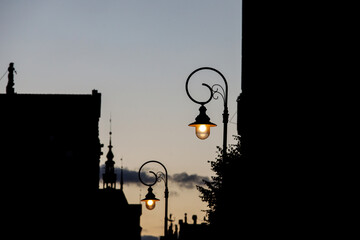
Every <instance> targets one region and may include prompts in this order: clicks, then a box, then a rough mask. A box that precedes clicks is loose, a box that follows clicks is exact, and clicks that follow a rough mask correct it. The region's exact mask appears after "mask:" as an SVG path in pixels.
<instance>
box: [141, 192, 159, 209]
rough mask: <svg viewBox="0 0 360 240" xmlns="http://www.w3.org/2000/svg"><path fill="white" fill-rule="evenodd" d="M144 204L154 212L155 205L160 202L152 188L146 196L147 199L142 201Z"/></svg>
mask: <svg viewBox="0 0 360 240" xmlns="http://www.w3.org/2000/svg"><path fill="white" fill-rule="evenodd" d="M141 201H142V202H145V207H146V208H147V209H149V210H153V209H154V208H155V205H156V204H155V203H156V202H157V201H160V200H159V199H157V198H156V197H155V194H153V192H152V188H151V187H149V188H148V193H147V194H146V196H145V198H144V199H142V200H141Z"/></svg>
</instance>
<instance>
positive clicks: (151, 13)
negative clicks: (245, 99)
mask: <svg viewBox="0 0 360 240" xmlns="http://www.w3.org/2000/svg"><path fill="white" fill-rule="evenodd" d="M241 11H242V10H241V1H240V0H181V1H180V0H122V1H121V0H118V1H109V0H106V1H105V0H101V1H100V0H98V1H93V0H86V1H85V0H82V1H80V0H71V1H70V0H65V1H54V0H42V1H38V0H32V1H28V0H24V1H20V0H11V1H10V0H0V76H2V75H3V74H4V73H5V71H6V70H7V67H8V65H9V62H12V61H13V62H14V63H15V69H16V70H17V72H18V74H17V75H15V92H17V93H71V94H91V91H92V89H97V90H98V91H99V92H100V93H102V112H101V114H102V116H101V119H100V138H101V141H102V143H104V145H105V147H104V149H103V152H104V153H105V154H104V156H103V157H102V162H104V161H105V155H106V152H107V145H108V140H109V138H108V132H109V117H110V114H111V115H112V123H113V126H112V128H113V145H114V148H113V152H114V155H115V161H116V164H117V166H120V161H119V160H120V158H121V157H123V158H124V166H125V167H127V168H129V169H130V170H136V169H138V168H139V167H140V166H141V164H142V163H144V162H145V161H148V160H152V159H153V160H158V161H161V162H162V163H163V164H164V165H166V166H167V168H168V171H169V174H175V173H181V172H187V173H189V174H195V173H196V174H198V175H201V176H211V175H212V172H211V171H210V164H208V163H207V161H208V160H214V158H215V157H216V146H221V145H222V111H223V103H222V101H220V100H217V101H215V100H213V101H212V102H211V103H209V104H208V105H206V107H207V109H208V111H207V113H208V115H209V116H210V118H211V121H212V122H214V123H216V124H218V127H216V128H212V132H211V135H210V137H209V139H207V140H205V141H201V140H198V139H197V138H196V136H195V132H194V129H193V128H190V127H188V126H187V125H188V124H189V123H190V122H193V121H194V119H195V117H196V116H197V114H198V108H199V106H198V105H196V104H195V103H193V102H192V101H191V100H190V99H189V98H188V97H187V95H186V92H185V81H186V79H187V77H188V75H189V74H190V73H191V72H192V71H193V70H195V69H197V68H199V67H204V66H208V67H213V68H216V69H218V70H219V71H220V72H222V73H223V74H224V76H225V77H226V79H227V80H228V84H229V114H230V117H232V116H233V115H234V114H235V112H236V98H237V96H238V95H239V93H240V71H241ZM207 79H209V81H207ZM6 82H7V77H4V78H3V79H2V80H1V81H0V93H4V92H5V88H6ZM202 82H208V83H216V82H217V83H220V84H221V83H222V82H221V78H220V76H217V75H216V74H215V73H209V72H204V73H202V72H199V73H198V74H197V75H195V76H194V78H193V79H192V82H191V93H192V94H193V95H194V97H198V98H200V99H205V98H207V96H208V91H207V89H204V88H203V87H201V83H202ZM235 121H236V117H234V119H233V122H235ZM233 134H236V125H235V124H231V123H230V124H229V134H228V135H229V136H228V139H229V143H231V142H232V137H231V135H233ZM163 188H164V187H163V185H161V184H160V185H159V186H157V187H155V188H154V192H155V193H156V194H158V195H159V198H162V197H163V191H164V189H163ZM169 188H171V186H169ZM173 190H174V192H176V194H175V195H176V197H174V198H173V199H171V200H170V202H169V212H171V213H173V215H174V216H175V217H176V218H177V219H181V218H183V216H184V213H185V212H187V213H188V215H192V214H198V215H199V219H202V217H203V213H202V212H201V211H200V210H201V209H205V208H206V205H205V204H203V203H202V202H201V200H200V198H199V197H198V195H199V193H198V192H197V191H196V190H195V189H193V190H188V189H180V188H178V186H177V185H176V184H174V185H173ZM170 191H171V189H170ZM145 192H146V187H143V188H142V194H143V195H144V194H145ZM125 193H126V194H127V196H128V201H129V202H130V203H138V200H139V187H138V186H136V185H128V186H126V187H125ZM160 205H161V206H160ZM162 205H163V204H162V203H161V202H160V203H159V207H158V206H157V210H156V211H155V210H153V211H151V212H150V213H149V211H148V210H146V209H145V208H143V216H142V219H141V225H142V227H143V235H155V236H158V235H160V234H162V226H163V210H162ZM155 216H156V218H155ZM150 219H158V221H157V220H155V221H150Z"/></svg>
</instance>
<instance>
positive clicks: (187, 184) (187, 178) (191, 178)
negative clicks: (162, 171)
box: [170, 172, 209, 189]
mask: <svg viewBox="0 0 360 240" xmlns="http://www.w3.org/2000/svg"><path fill="white" fill-rule="evenodd" d="M170 180H172V181H173V182H174V183H177V184H178V185H179V186H180V187H184V188H188V189H191V188H194V187H195V186H196V185H203V184H204V183H203V180H207V181H209V178H208V177H203V176H199V175H197V174H191V175H189V174H187V173H186V172H182V173H175V174H174V175H172V176H170Z"/></svg>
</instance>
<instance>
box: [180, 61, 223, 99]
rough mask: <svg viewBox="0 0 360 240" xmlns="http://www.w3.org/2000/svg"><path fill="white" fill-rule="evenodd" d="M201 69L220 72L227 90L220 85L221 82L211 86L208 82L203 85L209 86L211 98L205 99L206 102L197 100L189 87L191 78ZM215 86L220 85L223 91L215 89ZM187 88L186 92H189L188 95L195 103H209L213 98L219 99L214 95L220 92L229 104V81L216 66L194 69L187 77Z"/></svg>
mask: <svg viewBox="0 0 360 240" xmlns="http://www.w3.org/2000/svg"><path fill="white" fill-rule="evenodd" d="M201 70H211V71H214V72H216V73H218V74H219V75H220V76H221V78H222V79H223V80H224V83H225V90H224V88H223V87H222V86H221V85H219V84H214V85H213V86H212V87H210V86H209V85H208V84H206V83H203V84H202V85H203V86H205V87H207V88H208V89H209V90H210V97H209V99H208V100H207V101H204V102H200V101H197V100H195V99H194V98H193V97H192V96H191V95H190V92H189V89H188V84H189V80H190V78H191V77H192V76H193V75H194V74H195V73H196V72H198V71H201ZM215 87H220V88H221V89H222V93H221V92H219V91H218V90H219V89H218V88H217V89H215V90H214V88H215ZM185 89H186V93H187V95H188V97H189V98H190V99H191V100H192V101H193V102H195V103H197V104H200V105H205V104H207V103H209V102H210V101H211V99H212V98H214V99H218V97H217V96H214V95H215V94H219V95H220V96H221V97H222V98H223V100H224V105H227V95H228V84H227V81H226V79H225V77H224V75H222V73H221V72H219V71H218V70H216V69H215V68H211V67H201V68H198V69H196V70H195V71H193V72H192V73H191V74H190V75H189V77H188V78H187V79H186V84H185Z"/></svg>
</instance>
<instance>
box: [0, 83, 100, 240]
mask: <svg viewBox="0 0 360 240" xmlns="http://www.w3.org/2000/svg"><path fill="white" fill-rule="evenodd" d="M100 106H101V94H99V93H98V92H97V91H96V90H94V91H93V92H92V94H89V95H51V94H0V109H1V116H0V128H1V135H0V159H1V174H0V176H1V184H2V199H3V201H2V202H1V207H2V209H10V211H3V213H4V214H3V216H2V217H3V220H4V223H5V227H4V229H10V227H11V228H15V229H18V230H19V229H24V231H28V236H29V237H30V236H31V237H32V236H33V237H42V236H45V235H46V234H47V233H49V232H51V231H53V232H57V233H59V234H60V235H62V234H63V235H64V236H67V235H69V234H71V235H76V234H77V235H78V236H80V235H81V236H84V235H86V234H89V235H90V234H91V231H90V232H87V231H88V229H89V228H92V227H93V228H92V229H96V226H97V224H98V217H99V214H98V208H99V206H98V203H97V197H98V196H97V191H98V184H99V159H100V155H101V144H100V141H99V129H98V121H99V118H100ZM80 223H82V224H80ZM7 225H8V227H9V228H7V227H6V226H7ZM85 228H86V229H87V230H86V231H85ZM44 229H47V230H48V231H47V233H46V232H44ZM15 232H19V231H15ZM12 234H13V233H12Z"/></svg>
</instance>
